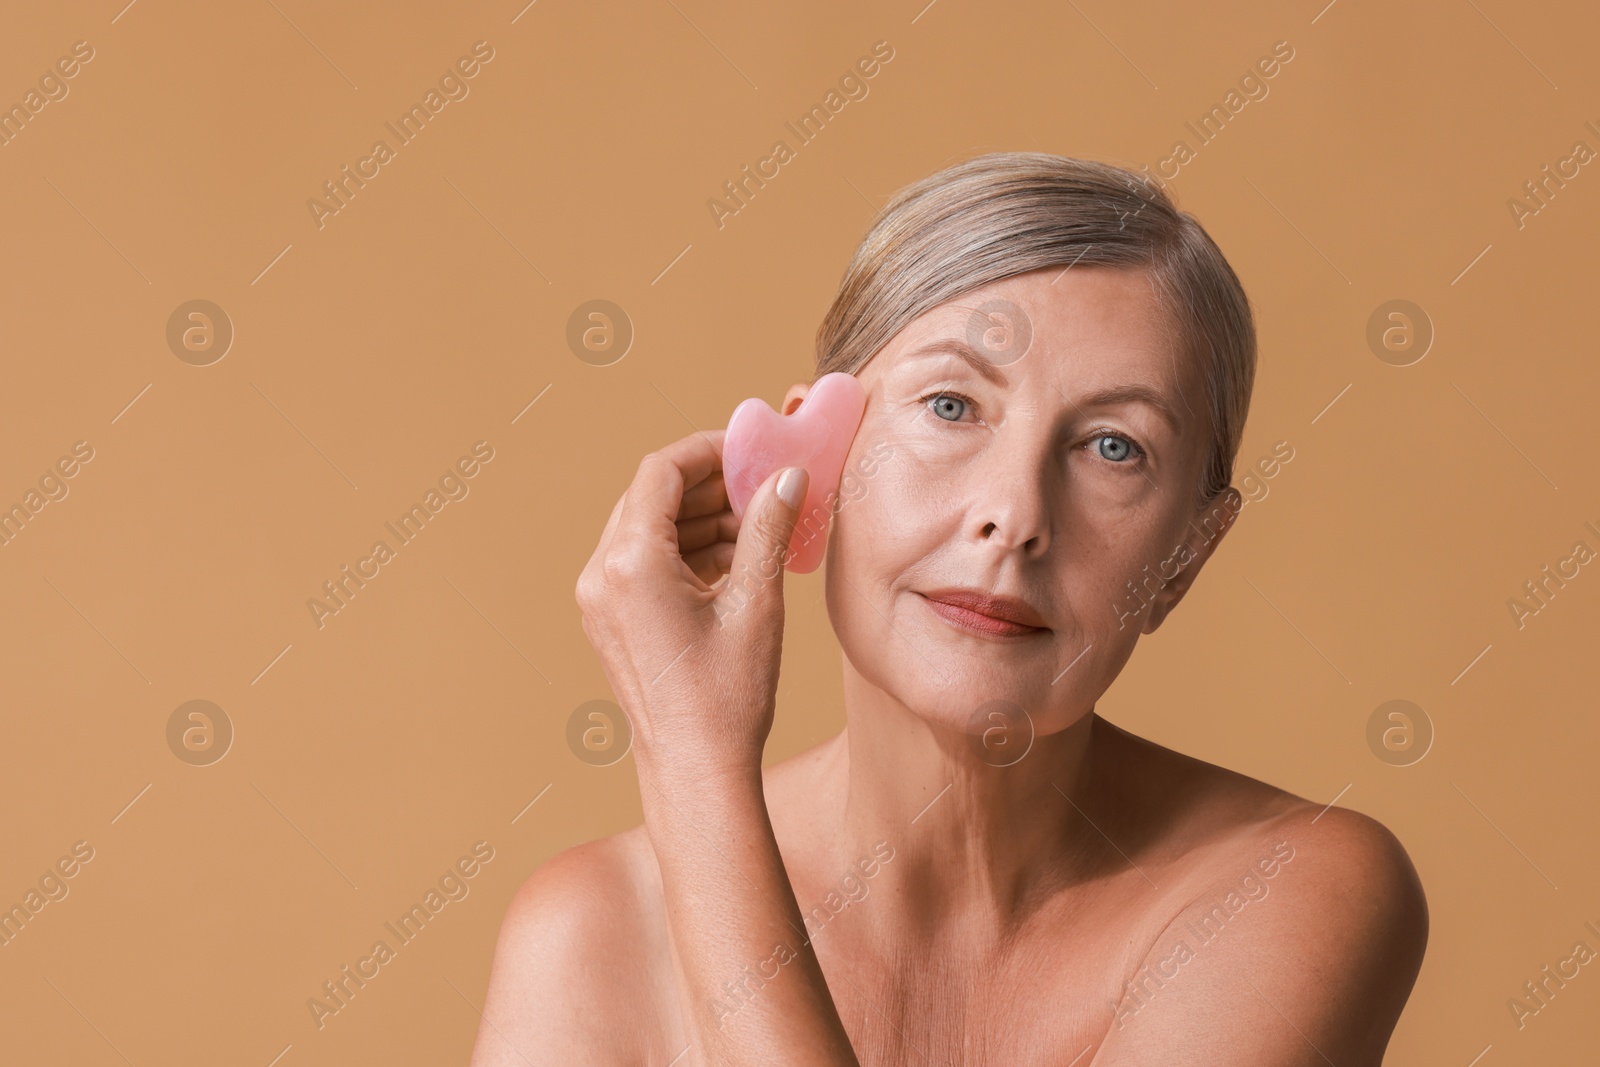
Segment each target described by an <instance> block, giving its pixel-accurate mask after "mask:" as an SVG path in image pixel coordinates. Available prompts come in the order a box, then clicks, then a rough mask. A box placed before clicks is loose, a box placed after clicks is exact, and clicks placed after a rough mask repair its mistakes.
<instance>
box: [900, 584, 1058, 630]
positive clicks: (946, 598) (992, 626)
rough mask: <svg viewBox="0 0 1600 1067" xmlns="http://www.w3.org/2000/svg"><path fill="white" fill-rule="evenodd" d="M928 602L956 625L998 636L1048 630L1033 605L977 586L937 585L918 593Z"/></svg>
mask: <svg viewBox="0 0 1600 1067" xmlns="http://www.w3.org/2000/svg"><path fill="white" fill-rule="evenodd" d="M918 595H919V596H921V597H922V598H923V599H924V600H926V601H927V602H928V606H929V607H930V608H932V609H933V610H934V611H935V612H937V613H938V614H939V615H940V616H942V617H943V618H945V619H948V620H949V621H950V622H952V623H955V624H956V625H957V626H961V627H964V628H966V629H969V630H977V631H978V632H980V633H985V634H990V635H994V636H999V637H1022V636H1025V635H1027V634H1036V633H1043V632H1044V631H1046V630H1048V629H1049V627H1047V626H1046V625H1045V624H1044V618H1043V616H1041V615H1040V614H1039V613H1038V612H1037V611H1035V610H1034V608H1033V605H1031V604H1029V603H1028V602H1027V601H1025V600H1020V599H1018V598H1017V597H1013V596H1000V595H995V594H992V593H984V592H980V591H978V590H976V589H936V590H933V591H931V592H927V593H919V594H918Z"/></svg>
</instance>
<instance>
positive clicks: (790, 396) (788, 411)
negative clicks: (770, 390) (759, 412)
mask: <svg viewBox="0 0 1600 1067" xmlns="http://www.w3.org/2000/svg"><path fill="white" fill-rule="evenodd" d="M810 392H811V383H810V382H795V383H794V384H793V385H791V386H789V391H788V392H787V393H785V394H783V410H781V411H779V412H778V414H779V415H793V414H794V413H795V411H796V410H797V409H798V408H799V407H800V402H801V401H802V400H804V399H805V398H806V394H808V393H810Z"/></svg>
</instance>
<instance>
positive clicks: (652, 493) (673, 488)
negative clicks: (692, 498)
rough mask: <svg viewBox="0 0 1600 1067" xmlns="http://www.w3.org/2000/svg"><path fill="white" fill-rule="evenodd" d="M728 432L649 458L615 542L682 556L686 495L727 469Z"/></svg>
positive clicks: (677, 444)
mask: <svg viewBox="0 0 1600 1067" xmlns="http://www.w3.org/2000/svg"><path fill="white" fill-rule="evenodd" d="M723 432H724V431H721V430H713V431H709V432H706V433H693V434H690V435H689V436H688V437H684V438H680V439H679V440H677V441H674V442H672V444H670V445H667V446H666V447H665V448H662V449H659V450H657V451H655V452H651V453H650V454H648V455H646V456H645V457H644V459H643V460H641V461H640V462H639V470H638V471H637V473H635V474H634V477H633V482H632V484H631V485H629V486H628V491H627V492H626V493H624V494H623V502H622V515H621V517H620V518H619V519H618V525H617V530H616V534H615V538H617V539H621V538H627V539H629V540H633V539H637V541H638V543H639V544H640V545H641V546H643V547H645V548H646V550H647V551H661V550H663V549H670V550H671V552H672V554H673V555H674V556H676V555H677V554H678V529H677V525H676V524H677V520H678V514H679V509H680V508H681V506H682V504H683V494H684V493H685V492H686V491H687V490H688V489H690V488H691V487H693V486H696V485H699V484H700V483H701V482H704V481H705V480H706V479H707V478H709V477H710V476H711V475H712V474H713V473H714V472H716V471H719V470H721V469H722V440H721V435H722V433H723ZM615 547H616V548H618V549H620V548H622V547H623V545H621V544H617V545H616V546H615Z"/></svg>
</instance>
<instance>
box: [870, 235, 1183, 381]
mask: <svg viewBox="0 0 1600 1067" xmlns="http://www.w3.org/2000/svg"><path fill="white" fill-rule="evenodd" d="M1013 320H1016V321H1013ZM1008 330H1009V335H1008V333H1007V331H1008ZM986 331H992V332H986ZM1024 335H1026V339H1025V343H1026V345H1027V347H1026V351H1025V352H1024V354H1023V355H1022V356H1021V357H1020V358H1016V357H1015V356H1011V355H1005V354H1002V349H994V350H992V351H993V353H994V358H993V359H992V362H994V363H995V364H996V365H997V366H998V367H1000V369H1001V370H1002V371H1003V372H1004V374H1005V376H1006V377H1007V378H1008V379H1010V380H1011V381H1012V382H1013V383H1019V382H1022V381H1028V380H1033V381H1034V382H1035V383H1036V384H1041V385H1043V384H1055V385H1057V386H1059V387H1061V388H1063V389H1066V388H1072V389H1079V388H1086V387H1098V386H1104V385H1117V384H1128V383H1138V384H1143V385H1147V386H1151V387H1156V388H1160V389H1162V390H1164V391H1166V392H1168V393H1170V394H1172V395H1174V396H1176V395H1177V394H1178V392H1179V391H1180V390H1183V391H1186V390H1188V389H1189V388H1191V387H1192V385H1193V382H1192V381H1191V378H1192V376H1193V374H1192V371H1193V368H1190V367H1188V366H1186V361H1185V360H1183V359H1182V357H1181V353H1180V344H1179V337H1178V335H1177V332H1176V331H1175V330H1174V328H1173V324H1172V322H1171V319H1170V317H1169V315H1168V312H1167V309H1166V308H1165V306H1164V305H1163V304H1162V302H1161V301H1160V299H1159V298H1158V296H1157V295H1156V292H1155V288H1154V281H1153V279H1152V278H1151V276H1150V275H1149V273H1148V272H1147V271H1143V270H1138V271H1129V270H1117V269H1113V268H1108V267H1087V268H1085V267H1065V268H1064V267H1049V268H1045V269H1043V270H1036V271H1030V272H1028V273H1027V274H1019V275H1015V276H1013V277H1010V278H1003V279H1001V280H1000V281H997V282H990V283H989V284H987V285H984V286H981V287H979V288H977V289H974V290H972V291H970V292H967V293H963V294H962V295H961V296H959V297H956V298H954V299H952V300H949V301H946V302H945V303H944V304H941V305H939V306H938V307H936V308H933V309H932V310H930V311H927V312H924V313H923V314H922V315H920V316H918V317H917V318H915V319H913V320H912V321H911V322H910V323H908V324H907V325H906V326H905V328H904V329H902V330H901V331H900V332H899V333H898V334H897V335H895V337H893V338H892V339H891V340H890V342H889V343H888V344H887V345H885V346H884V348H883V351H881V352H880V353H879V354H878V356H877V358H875V359H873V360H872V361H871V362H870V363H869V364H868V365H867V366H866V367H865V368H863V370H862V374H863V376H866V375H867V374H868V372H870V371H872V370H873V368H874V365H877V374H879V375H883V374H889V373H893V372H894V371H895V369H896V368H897V366H899V365H900V364H902V363H905V364H906V365H907V366H910V365H911V364H913V363H915V362H920V361H921V358H922V357H917V359H914V360H906V359H904V358H903V357H905V356H907V355H908V354H910V353H913V352H915V351H916V350H918V349H919V348H921V347H923V346H924V345H926V344H927V343H928V342H930V341H933V340H937V339H941V338H950V337H955V338H959V339H963V340H971V341H973V342H975V343H976V345H977V347H979V348H980V350H985V349H986V345H987V344H988V343H989V341H990V340H993V341H994V343H996V344H998V345H1001V346H1003V345H1005V344H1006V343H1008V341H1015V340H1017V339H1019V338H1023V337H1024Z"/></svg>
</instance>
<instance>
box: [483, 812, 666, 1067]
mask: <svg viewBox="0 0 1600 1067" xmlns="http://www.w3.org/2000/svg"><path fill="white" fill-rule="evenodd" d="M649 849H650V846H649V841H648V838H646V837H645V836H644V831H643V828H642V827H636V828H634V829H632V830H628V831H625V832H623V833H620V834H614V835H612V836H610V837H605V838H601V839H599V840H597V841H591V842H588V843H587V844H583V845H578V846H576V847H574V848H570V849H568V850H567V851H565V852H562V853H560V854H559V855H557V856H555V857H553V858H551V859H550V860H548V861H546V862H545V863H544V864H543V865H542V866H540V867H539V868H538V869H537V870H536V871H534V872H533V874H531V875H530V876H529V877H528V879H527V880H526V881H525V882H523V884H522V886H521V887H520V888H519V889H518V890H517V893H516V895H515V896H514V897H513V898H512V900H511V903H510V905H509V906H508V907H507V908H506V914H505V918H504V919H503V920H502V922H501V926H500V936H499V940H498V941H497V943H496V945H495V954H494V966H493V969H492V970H491V972H490V977H489V991H488V995H487V997H486V1003H485V1005H484V1012H483V1020H482V1025H481V1026H480V1027H479V1030H478V1038H477V1042H476V1044H475V1046H474V1048H473V1054H472V1061H471V1062H472V1067H499V1065H502V1064H505V1065H511V1064H516V1065H518V1067H526V1065H528V1064H546V1063H550V1064H556V1063H595V1064H608V1063H640V1062H644V1061H645V1060H646V1058H647V1056H646V1053H645V1049H646V1047H647V1045H648V1040H647V1038H646V1037H645V1034H646V1033H647V1030H648V1029H649V1027H647V1026H645V1025H643V1024H642V1022H641V1021H640V1020H639V1019H636V1018H632V1017H624V1016H622V1015H619V1013H635V1012H636V1013H639V1014H641V1015H643V1016H646V1017H648V1016H652V1015H653V1014H654V1012H653V1011H652V1008H651V1005H652V1003H653V1002H654V1000H655V999H656V992H657V990H658V988H659V980H660V978H661V975H660V973H659V968H657V967H654V966H652V965H651V962H652V959H653V958H655V957H656V956H657V955H658V954H659V953H660V952H663V951H664V950H665V943H664V931H663V930H661V928H660V925H659V923H657V922H655V921H654V920H653V916H654V915H655V913H656V912H658V911H659V904H657V905H656V906H655V907H654V908H652V907H651V906H650V905H649V901H650V898H651V892H652V890H651V886H650V875H651V870H652V868H653V864H654V860H653V857H652V854H651V853H650V850H649ZM656 899H657V900H659V894H657V895H656ZM652 1022H653V1020H652Z"/></svg>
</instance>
